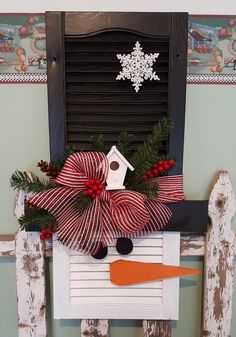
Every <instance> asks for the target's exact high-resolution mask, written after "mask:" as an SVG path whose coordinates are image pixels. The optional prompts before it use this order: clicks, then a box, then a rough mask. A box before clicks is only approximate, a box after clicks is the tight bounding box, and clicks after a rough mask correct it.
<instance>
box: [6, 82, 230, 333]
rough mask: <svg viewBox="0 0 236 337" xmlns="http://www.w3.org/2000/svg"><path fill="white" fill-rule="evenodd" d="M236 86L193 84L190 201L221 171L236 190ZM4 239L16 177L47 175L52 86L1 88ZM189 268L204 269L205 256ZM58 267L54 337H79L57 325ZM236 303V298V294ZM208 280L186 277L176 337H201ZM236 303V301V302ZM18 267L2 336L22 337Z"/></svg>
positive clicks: (128, 325)
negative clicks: (43, 166)
mask: <svg viewBox="0 0 236 337" xmlns="http://www.w3.org/2000/svg"><path fill="white" fill-rule="evenodd" d="M235 91H236V87H235V86H230V85H214V86H213V85H212V86H209V85H189V86H188V87H187V100H186V129H185V130H186V131H185V145H184V146H185V148H184V189H185V193H186V198H187V199H203V198H208V196H209V190H210V187H211V185H212V183H213V180H214V177H215V175H216V173H217V171H218V170H219V169H224V170H228V171H229V172H230V175H231V180H232V183H233V185H234V186H236V170H235V168H236V157H235V144H236V133H235V125H236V113H235V108H234V106H235ZM0 102H1V108H0V116H1V124H0V159H1V160H0V163H1V164H0V219H1V220H0V233H1V234H6V233H14V232H15V231H16V230H17V222H16V220H15V219H14V217H13V215H12V205H13V200H14V192H13V191H12V190H11V189H10V187H9V178H10V176H11V174H12V172H14V171H15V170H16V169H20V170H29V171H32V172H34V173H36V174H38V173H39V171H38V169H37V168H36V167H35V163H36V162H37V161H38V160H40V159H45V160H47V159H49V145H48V144H49V141H48V116H47V88H46V85H36V84H33V85H28V84H25V85H22V84H15V85H0ZM181 264H183V265H186V266H189V267H193V268H202V264H203V262H202V260H201V259H199V258H184V259H182V260H181ZM51 268H52V261H51V260H50V261H48V262H47V300H48V302H47V311H48V329H49V336H48V337H62V336H63V337H65V336H69V337H75V336H76V337H78V336H79V332H80V331H79V321H77V320H68V321H67V320H53V319H52V311H51V301H52V296H51V293H52V291H51V289H52V284H51V283H52V273H51ZM235 298H236V294H235ZM201 301H202V276H201V275H199V276H193V277H188V278H187V277H186V278H185V279H183V280H181V287H180V320H179V321H178V322H173V337H199V336H200V322H201ZM234 302H235V301H234ZM16 317H17V313H16V289H15V264H14V261H13V260H12V259H1V260H0V337H16V336H17V321H16ZM110 325H111V334H110V335H111V337H120V336H122V337H140V336H141V321H124V320H114V321H112V322H111V324H110ZM233 331H234V332H233V335H236V324H235V323H234V329H233Z"/></svg>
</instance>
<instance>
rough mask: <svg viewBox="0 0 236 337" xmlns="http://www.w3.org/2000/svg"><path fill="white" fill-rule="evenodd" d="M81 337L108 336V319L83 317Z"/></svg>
mask: <svg viewBox="0 0 236 337" xmlns="http://www.w3.org/2000/svg"><path fill="white" fill-rule="evenodd" d="M81 337H108V320H107V319H82V320H81Z"/></svg>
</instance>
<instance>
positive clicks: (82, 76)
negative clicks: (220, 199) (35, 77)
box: [12, 12, 207, 319]
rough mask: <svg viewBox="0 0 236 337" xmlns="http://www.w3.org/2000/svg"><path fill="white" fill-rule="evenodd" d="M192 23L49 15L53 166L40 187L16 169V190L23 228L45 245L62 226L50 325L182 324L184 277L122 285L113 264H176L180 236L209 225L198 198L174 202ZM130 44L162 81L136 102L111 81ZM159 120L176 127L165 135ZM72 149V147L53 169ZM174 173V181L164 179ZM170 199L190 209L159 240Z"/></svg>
mask: <svg viewBox="0 0 236 337" xmlns="http://www.w3.org/2000/svg"><path fill="white" fill-rule="evenodd" d="M187 19H188V15H187V13H128V12H125V13H111V12H109V13H101V12H99V13H94V12H93V13H91V12H89V13H86V12H82V13H75V12H73V13H67V12H66V13H60V12H56V13H46V20H47V33H48V34H47V48H48V93H49V95H48V97H49V126H50V150H51V151H50V154H51V161H52V163H46V162H44V161H41V162H39V167H40V168H41V170H42V171H45V173H46V174H47V175H48V176H50V177H51V178H50V180H49V182H47V183H46V184H45V183H43V184H42V181H41V180H38V178H33V181H32V179H28V175H26V174H24V173H23V172H17V173H16V174H15V175H14V176H13V177H12V183H13V185H14V186H15V187H18V188H26V189H27V187H28V188H29V191H32V192H35V194H34V195H33V196H32V198H30V199H29V200H28V201H27V207H26V212H25V216H24V217H23V218H21V219H20V224H21V226H22V227H28V228H31V229H32V228H35V227H34V225H39V224H40V228H41V239H42V240H44V239H45V238H46V239H47V238H48V237H50V236H51V235H52V233H53V232H54V231H55V230H57V234H56V235H57V237H58V239H59V240H60V241H61V242H62V243H63V244H61V242H60V241H59V240H56V235H53V254H54V263H53V273H54V284H53V289H54V315H55V318H133V319H142V318H153V319H177V318H178V294H179V278H168V279H162V280H156V279H155V280H152V281H149V282H145V283H138V284H129V285H125V286H117V285H115V284H112V283H111V282H110V279H111V278H110V272H109V269H110V266H111V265H110V263H112V262H113V261H115V260H117V259H118V258H120V255H122V260H130V261H133V262H135V261H136V262H146V263H147V264H148V265H149V263H161V264H163V267H164V268H165V266H164V265H166V267H167V266H168V265H174V266H177V267H178V264H179V252H180V233H176V231H177V230H178V229H180V230H186V227H188V228H190V232H191V231H196V229H197V231H200V230H199V229H200V228H202V227H201V226H202V225H203V226H205V225H206V223H207V221H206V219H204V220H203V221H202V219H201V216H199V215H200V214H202V215H203V217H204V218H206V215H207V211H206V208H205V205H204V203H202V202H200V203H201V205H199V202H194V201H193V204H191V202H190V203H189V202H185V201H180V202H177V203H175V202H173V203H172V202H171V201H177V200H182V198H183V190H182V175H181V173H182V154H183V148H182V144H183V135H184V107H185V84H186V49H187V45H186V43H187ZM88 21H89V25H88V24H87V23H88ZM117 27H119V28H117ZM183 37H184V38H183ZM137 41H139V42H140V44H141V46H142V47H143V48H144V50H145V52H146V53H148V54H150V53H153V54H155V53H156V51H159V52H160V55H159V58H158V62H155V63H153V69H154V71H157V73H158V75H160V80H159V81H146V83H145V85H143V86H142V90H140V91H141V92H140V93H139V95H136V94H135V92H134V90H133V88H132V85H131V84H129V83H127V82H126V81H116V76H117V74H118V73H119V71H120V69H121V67H120V64H119V62H118V60H117V57H116V55H117V54H121V55H123V54H124V55H127V54H129V53H130V52H131V51H132V48H133V46H134V45H135V43H136V42H137ZM64 51H65V52H64ZM157 63H158V64H157ZM172 63H173V64H174V65H175V66H174V67H173V66H172ZM55 83H57V87H55ZM127 84H128V85H127ZM55 89H56V90H55ZM165 117H166V118H171V119H172V120H173V121H174V125H175V128H173V129H172V130H171V131H172V132H171V134H170V136H169V137H168V139H167V137H166V135H167V133H168V132H167V131H169V124H168V123H167V124H165V123H166V122H167V121H168V119H165ZM163 121H165V123H164V124H165V125H164V124H163ZM155 123H158V127H154V130H153V133H152V129H153V126H154V125H155ZM124 131H126V133H124ZM121 132H122V133H123V136H122V137H120V136H119V135H120V133H121ZM127 132H128V133H127ZM129 132H130V133H132V134H134V135H135V140H134V141H133V139H132V137H130V135H129ZM94 134H103V135H104V139H103V138H102V137H97V138H96V139H94V138H93V143H94V144H96V148H95V149H94V150H95V151H94V152H91V150H92V148H91V142H90V141H89V139H90V136H92V135H94ZM150 134H151V135H150ZM148 135H149V136H148ZM127 143H128V144H127ZM131 143H132V145H133V147H130V144H131ZM114 144H115V146H116V148H117V149H118V151H116V148H112V149H111V146H112V145H114ZM68 145H73V146H74V147H75V148H76V149H75V151H76V152H75V153H74V150H73V153H72V154H70V155H69V156H67V155H66V158H65V159H66V160H63V161H62V162H58V161H57V160H58V157H60V156H63V155H64V154H65V147H66V146H68ZM121 145H123V146H121ZM157 145H158V146H157ZM104 146H105V147H107V149H106V150H104V149H103V147H104ZM81 149H82V150H81ZM110 149H111V150H110ZM109 150H110V152H109ZM153 152H155V153H156V154H158V157H156V158H154V157H155V156H154V157H153ZM107 153H108V155H107V156H108V158H107V157H106V156H105V154H107ZM120 153H121V155H120ZM169 153H175V154H176V158H177V159H178V162H177V163H176V162H175V159H174V158H173V157H170V156H169V155H168V154H169ZM133 156H134V157H133ZM149 156H150V157H149ZM56 163H57V164H56ZM173 164H176V165H173ZM170 166H172V167H171V168H170ZM133 168H134V170H133V171H132V169H133ZM169 169H171V170H172V171H170V174H176V175H177V176H166V175H163V173H164V172H165V173H166V171H168V170H169ZM109 173H111V176H109ZM162 175H163V176H162ZM124 178H125V179H124ZM32 183H33V184H32ZM50 184H51V185H50ZM105 184H106V186H107V187H108V188H107V189H105ZM118 187H119V188H120V187H121V188H122V189H115V190H113V189H110V188H118ZM124 187H125V188H124ZM157 187H158V193H157ZM167 202H168V203H169V204H168V205H166V203H167ZM176 204H178V205H184V209H185V211H184V212H183V210H182V209H181V211H179V212H178V211H174V212H173V218H176V215H178V214H180V215H181V219H180V218H178V216H177V223H176V222H173V223H172V227H171V226H170V228H169V230H172V231H173V230H175V232H160V231H158V233H154V232H155V231H156V230H157V229H161V228H165V229H166V228H167V226H168V225H169V222H170V221H171V219H172V218H171V219H170V220H168V219H169V218H170V216H171V213H172V211H171V209H172V207H173V206H172V205H176ZM186 205H187V206H186ZM192 206H193V207H192ZM199 206H200V207H199ZM38 207H41V208H40V209H38ZM181 207H182V206H181ZM196 210H198V211H197V212H196ZM199 210H200V211H199ZM35 211H36V212H37V214H36V213H35ZM49 212H50V213H49ZM188 212H190V213H189V214H191V216H186V214H187V213H188ZM194 213H197V217H196V218H195V220H196V219H197V221H195V220H194V221H193V222H192V219H193V218H194V215H193V214H194ZM183 218H184V219H183ZM186 219H187V220H186ZM167 222H168V224H167ZM191 222H192V223H191ZM193 224H194V225H193ZM184 225H187V226H186V227H184V229H183V226H184ZM164 226H165V227H164ZM150 233H152V234H150ZM146 234H149V235H148V236H146ZM120 235H121V236H120ZM112 266H113V265H112ZM139 266H140V264H139ZM149 266H150V265H149ZM155 266H156V265H155ZM167 268H168V267H167ZM175 268H176V267H175ZM112 269H113V268H112V267H111V269H110V270H112ZM162 269H163V268H162ZM165 269H166V268H165ZM177 269H178V271H179V270H180V269H179V268H177ZM178 275H180V274H179V272H178ZM172 276H173V274H172ZM113 280H114V279H113ZM136 280H137V279H136ZM115 282H116V281H115ZM61 299H62V300H63V303H62V300H61Z"/></svg>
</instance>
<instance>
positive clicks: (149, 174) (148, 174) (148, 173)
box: [146, 170, 152, 178]
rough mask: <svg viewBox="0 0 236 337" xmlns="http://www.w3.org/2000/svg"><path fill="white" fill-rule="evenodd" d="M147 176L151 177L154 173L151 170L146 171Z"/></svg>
mask: <svg viewBox="0 0 236 337" xmlns="http://www.w3.org/2000/svg"><path fill="white" fill-rule="evenodd" d="M146 175H147V177H148V178H150V177H151V175H152V173H151V172H150V170H149V171H148V172H147V173H146Z"/></svg>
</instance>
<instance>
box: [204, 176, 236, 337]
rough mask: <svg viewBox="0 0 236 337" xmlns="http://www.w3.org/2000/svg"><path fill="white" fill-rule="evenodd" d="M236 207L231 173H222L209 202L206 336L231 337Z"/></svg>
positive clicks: (205, 311)
mask: <svg viewBox="0 0 236 337" xmlns="http://www.w3.org/2000/svg"><path fill="white" fill-rule="evenodd" d="M235 209H236V203H235V196H234V193H233V188H232V185H231V183H230V179H229V175H228V173H227V172H220V174H219V177H218V179H217V182H216V184H215V186H214V188H213V190H212V193H211V196H210V200H209V216H210V218H211V226H210V228H209V230H208V232H207V234H206V255H205V282H204V310H203V336H204V337H205V336H206V337H230V336H231V320H232V298H233V271H234V255H235V232H234V231H232V230H231V220H232V217H233V216H234V214H235Z"/></svg>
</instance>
